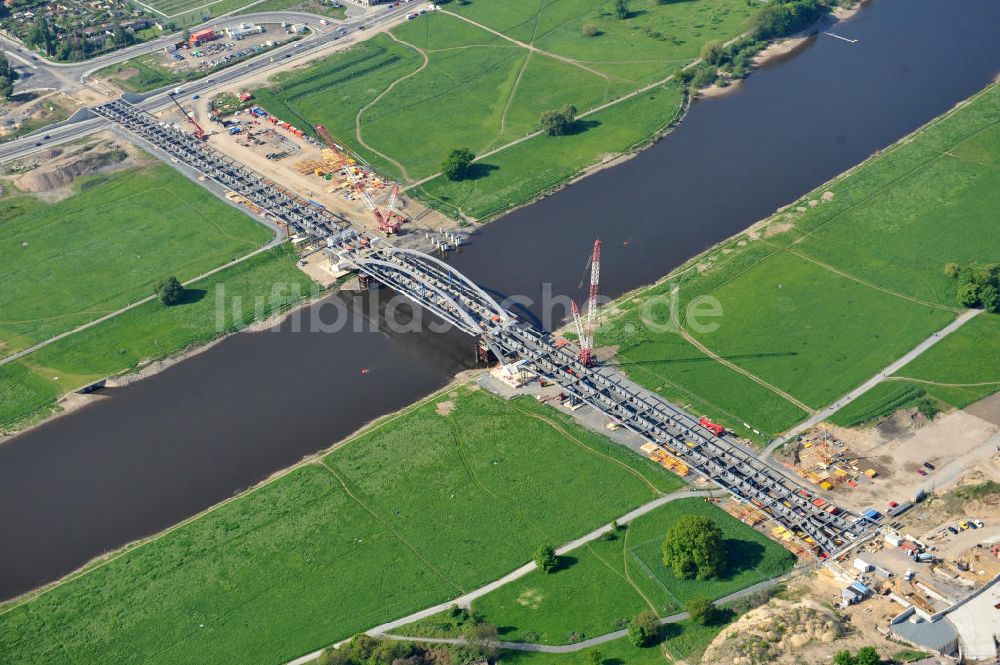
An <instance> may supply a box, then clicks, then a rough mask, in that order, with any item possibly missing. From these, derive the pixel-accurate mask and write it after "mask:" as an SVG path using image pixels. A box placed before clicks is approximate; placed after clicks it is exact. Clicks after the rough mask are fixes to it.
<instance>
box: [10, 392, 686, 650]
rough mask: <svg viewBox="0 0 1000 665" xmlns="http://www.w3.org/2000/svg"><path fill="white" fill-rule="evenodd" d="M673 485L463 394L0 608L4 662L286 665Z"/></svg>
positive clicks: (545, 421) (571, 432)
mask: <svg viewBox="0 0 1000 665" xmlns="http://www.w3.org/2000/svg"><path fill="white" fill-rule="evenodd" d="M443 414H447V415H443ZM389 423H391V425H389ZM679 484H680V481H679V480H678V479H677V478H676V477H674V476H671V475H669V474H668V473H667V472H666V471H664V470H663V469H661V468H659V467H657V466H655V465H653V464H652V463H650V462H648V461H647V460H645V459H643V458H640V457H638V456H636V455H634V454H632V453H630V452H628V451H626V450H624V449H621V448H620V447H617V446H614V445H613V444H611V443H610V442H609V441H608V440H607V439H605V438H604V437H601V436H600V435H597V434H594V433H591V432H588V431H584V430H581V429H580V428H579V427H577V426H576V425H574V424H573V423H572V422H571V421H570V420H569V419H568V418H566V417H565V416H563V415H561V414H558V413H556V412H553V411H551V410H549V409H546V408H545V407H543V406H540V405H538V404H537V403H535V402H534V401H525V400H519V401H514V402H508V401H504V400H500V399H497V398H495V397H493V396H491V395H489V394H487V393H484V392H481V391H473V390H472V389H471V388H469V387H460V388H456V389H454V390H452V391H451V392H450V393H448V394H442V395H439V396H437V397H436V398H434V399H433V400H431V401H430V402H428V403H425V404H423V405H419V406H417V407H413V408H411V409H409V410H408V411H407V412H405V413H404V414H402V415H400V416H392V417H389V418H387V419H385V420H383V421H382V423H380V424H377V425H376V426H374V427H373V428H371V429H370V430H369V431H367V432H366V433H363V434H362V435H360V436H358V437H356V438H355V439H353V440H352V441H351V442H349V443H348V444H347V445H344V446H342V447H340V448H338V449H337V450H335V451H334V452H332V453H329V454H328V455H327V456H326V457H324V458H323V459H322V461H321V462H320V461H317V462H315V463H310V464H307V465H305V466H302V467H299V468H297V469H295V470H294V471H292V472H290V473H289V474H287V475H285V476H283V477H281V478H280V479H277V480H275V481H272V482H270V483H268V484H266V485H264V486H262V487H260V488H259V489H257V490H255V491H253V492H250V493H248V494H246V495H244V496H241V497H238V498H236V499H235V500H233V501H230V502H228V503H226V504H223V505H221V506H218V507H217V508H215V509H213V510H212V511H211V512H209V513H208V514H206V515H204V516H202V517H199V518H197V519H194V520H192V521H190V522H188V523H186V524H185V525H183V526H180V527H178V528H176V529H175V530H173V531H171V532H169V533H168V534H166V535H164V536H162V537H160V538H157V539H155V540H153V541H152V542H149V543H147V544H144V545H141V546H138V547H136V548H133V549H131V550H129V551H127V552H125V553H124V554H122V555H121V556H119V557H117V558H113V559H112V560H110V561H108V562H107V563H105V564H103V565H100V566H98V567H94V568H92V569H90V570H88V571H86V572H84V573H83V574H82V575H80V576H78V577H76V578H75V579H72V580H71V581H68V582H66V583H63V584H61V585H58V586H56V587H55V588H53V589H51V590H49V591H48V592H47V593H45V594H43V595H41V596H40V597H37V598H35V599H33V600H30V601H28V602H26V603H25V604H22V605H19V606H16V607H8V609H7V610H6V611H5V612H3V613H2V614H0V651H2V652H3V653H4V654H5V657H6V658H7V659H9V660H10V661H11V662H17V663H39V662H50V661H51V660H52V659H55V658H62V657H63V654H64V653H67V652H69V653H72V654H73V655H74V656H73V657H74V662H79V663H108V662H114V663H139V662H142V663H170V664H171V665H178V664H179V663H205V662H212V663H221V662H260V663H274V662H283V661H285V660H287V659H290V658H292V657H295V656H298V655H301V654H302V653H306V652H308V651H310V650H312V649H315V648H318V647H320V646H323V645H325V644H328V643H330V642H332V641H334V640H336V639H338V638H343V637H347V636H349V635H351V634H353V633H355V632H357V631H360V630H362V629H365V628H368V627H371V626H373V625H375V624H377V623H380V622H382V621H385V620H388V619H391V618H394V617H398V616H402V615H404V614H406V613H408V612H412V611H415V610H417V609H420V608H421V607H423V606H426V605H430V604H433V603H435V602H440V601H443V600H446V599H447V598H449V597H452V596H455V595H458V594H459V593H461V592H462V591H464V590H468V589H470V588H473V587H475V586H478V585H480V584H482V583H485V582H487V581H489V580H491V579H494V578H496V577H499V576H501V575H502V574H504V573H506V572H508V571H509V570H512V569H513V568H515V567H517V566H518V565H521V564H522V563H523V562H525V561H526V560H528V559H529V558H530V555H531V552H532V551H533V550H534V548H535V547H537V545H538V544H539V543H540V542H554V543H558V542H562V541H565V540H568V539H570V538H572V537H574V536H577V535H579V534H580V533H583V532H586V531H588V530H590V529H592V528H593V527H595V526H597V525H599V524H601V523H604V522H606V521H608V520H610V519H611V518H613V517H615V516H617V515H619V514H622V513H623V512H625V511H626V510H628V509H629V508H631V507H633V506H636V505H638V504H641V503H644V502H646V501H648V500H650V499H652V498H653V497H654V496H656V495H658V494H660V493H662V492H666V491H671V490H673V489H676V488H677V487H678V486H679Z"/></svg>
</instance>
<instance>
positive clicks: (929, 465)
mask: <svg viewBox="0 0 1000 665" xmlns="http://www.w3.org/2000/svg"><path fill="white" fill-rule="evenodd" d="M924 468H925V469H927V470H928V471H933V470H934V465H933V464H931V463H930V462H924Z"/></svg>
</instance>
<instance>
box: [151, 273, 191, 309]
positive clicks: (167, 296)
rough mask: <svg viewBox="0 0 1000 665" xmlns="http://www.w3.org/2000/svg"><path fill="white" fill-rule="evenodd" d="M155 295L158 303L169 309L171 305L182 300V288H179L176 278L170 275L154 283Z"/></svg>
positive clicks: (179, 284)
mask: <svg viewBox="0 0 1000 665" xmlns="http://www.w3.org/2000/svg"><path fill="white" fill-rule="evenodd" d="M156 295H158V296H159V297H160V302H162V303H163V304H164V305H166V306H167V307H170V306H171V305H176V304H177V303H179V302H180V301H181V299H182V298H184V287H183V286H181V283H180V282H179V281H177V278H176V277H174V276H173V275H171V276H170V277H164V278H163V279H161V280H160V281H159V282H157V283H156Z"/></svg>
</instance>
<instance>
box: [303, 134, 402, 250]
mask: <svg viewBox="0 0 1000 665" xmlns="http://www.w3.org/2000/svg"><path fill="white" fill-rule="evenodd" d="M316 133H317V134H319V137H320V138H321V139H323V142H324V143H326V146H327V147H328V148H329V149H330V150H331V151H332V152H333V154H334V155H335V156H336V162H335V164H334V166H335V167H336V168H343V169H344V171H346V172H347V177H348V178H350V179H351V185H352V186H353V188H354V191H356V192H357V193H358V195H359V196H361V200H362V201H364V202H365V206H367V207H368V209H369V210H371V212H372V216H373V217H375V222H376V223H377V224H378V230H379V231H381V232H382V233H384V234H386V235H387V236H388V235H392V234H394V233H399V226H400V224H401V221H400V220H399V219H397V217H398V215H396V214H395V213H394V211H392V210H391V209H390V210H389V211H387V212H385V213H383V212H382V211H381V210H379V209H378V206H376V205H375V202H374V201H373V200H372V197H371V196H369V195H368V192H366V191H365V187H364V185H363V184H361V182H360V181H358V178H357V176H356V175H355V174H354V168H353V167H352V165H351V162H350V160H349V158H348V156H347V154H346V153H345V152H344V150H343V149H342V148H341V147H340V146H339V145H337V142H336V141H335V140H334V138H333V135H332V134H331V133H330V131H329V130H328V129H327V128H326V127H324V126H323V125H316ZM393 191H394V192H395V190H393Z"/></svg>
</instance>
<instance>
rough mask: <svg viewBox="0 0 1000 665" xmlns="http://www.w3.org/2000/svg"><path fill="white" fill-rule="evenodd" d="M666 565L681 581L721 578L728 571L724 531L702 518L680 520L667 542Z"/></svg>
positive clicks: (665, 540) (664, 541)
mask: <svg viewBox="0 0 1000 665" xmlns="http://www.w3.org/2000/svg"><path fill="white" fill-rule="evenodd" d="M663 563H664V564H666V565H667V566H669V567H670V568H671V569H672V570H673V571H674V575H676V576H677V577H679V578H681V579H685V580H689V579H692V578H693V579H699V580H707V579H710V578H712V577H718V576H719V575H721V574H722V573H723V572H724V570H725V567H726V557H725V553H724V550H723V543H722V531H721V530H720V529H719V527H718V526H717V525H716V524H715V522H713V521H712V520H711V519H709V518H707V517H703V516H701V515H686V516H684V517H682V518H680V519H679V520H677V522H676V523H675V524H674V526H673V527H671V529H670V531H669V532H668V533H667V536H666V538H664V540H663Z"/></svg>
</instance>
